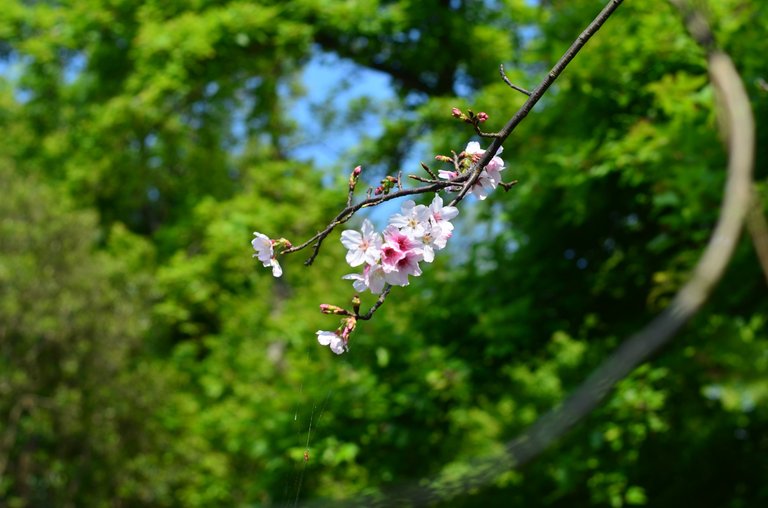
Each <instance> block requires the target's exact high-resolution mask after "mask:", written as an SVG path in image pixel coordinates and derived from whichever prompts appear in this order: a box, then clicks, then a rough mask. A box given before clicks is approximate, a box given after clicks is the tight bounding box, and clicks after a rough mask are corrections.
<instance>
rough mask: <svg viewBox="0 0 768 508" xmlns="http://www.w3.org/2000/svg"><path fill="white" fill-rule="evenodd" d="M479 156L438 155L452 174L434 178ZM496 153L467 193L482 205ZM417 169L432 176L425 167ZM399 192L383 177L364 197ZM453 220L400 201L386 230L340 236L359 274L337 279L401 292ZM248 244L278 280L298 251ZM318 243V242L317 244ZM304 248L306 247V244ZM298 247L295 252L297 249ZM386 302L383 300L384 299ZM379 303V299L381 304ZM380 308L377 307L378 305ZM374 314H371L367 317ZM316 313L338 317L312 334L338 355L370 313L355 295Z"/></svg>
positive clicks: (469, 152)
mask: <svg viewBox="0 0 768 508" xmlns="http://www.w3.org/2000/svg"><path fill="white" fill-rule="evenodd" d="M452 114H453V116H455V117H457V118H460V119H461V120H463V121H465V122H468V123H472V124H473V125H475V127H477V124H478V123H480V122H484V121H486V120H487V119H488V115H487V114H486V113H482V112H481V113H478V114H477V115H475V114H474V113H473V112H472V111H471V110H470V111H468V114H464V113H462V112H461V110H459V109H457V108H454V109H453V110H452ZM485 152H486V151H485V150H483V149H482V148H480V143H478V142H476V141H472V142H470V143H468V144H467V147H466V148H465V149H464V151H463V152H461V153H460V154H459V155H456V154H455V153H454V154H453V157H447V156H443V155H438V156H437V157H436V159H437V160H440V161H444V162H452V163H453V166H454V168H453V170H452V171H446V170H441V171H439V173H438V177H439V178H442V179H446V180H453V179H455V178H458V177H460V176H465V175H467V174H469V173H470V172H471V171H472V170H473V169H474V168H476V167H477V163H478V162H479V161H480V159H481V158H482V157H483V155H485ZM501 152H502V149H501V148H499V150H498V151H497V152H496V153H495V154H494V156H493V157H492V158H491V161H490V162H489V163H488V164H487V165H486V166H485V167H484V168H483V170H482V171H481V173H480V175H478V179H477V181H476V183H475V184H473V186H472V188H471V189H470V190H469V192H470V193H472V194H473V195H475V196H477V197H478V198H479V199H485V198H486V197H488V194H490V193H491V191H493V190H494V189H496V187H498V186H499V185H504V184H503V183H502V182H501V171H502V170H503V169H504V161H503V160H502V159H501V157H499V154H500V153H501ZM422 166H423V167H424V168H425V169H426V170H427V171H428V172H429V173H430V175H431V176H433V177H434V176H435V175H434V173H432V172H431V171H430V170H429V169H428V168H427V167H426V166H424V165H423V164H422ZM361 173H362V168H361V167H360V166H357V167H356V168H355V169H354V170H353V171H352V173H351V174H350V177H349V198H348V205H350V203H351V201H352V195H353V192H354V190H355V187H356V185H357V183H358V180H359V179H360V175H361ZM461 184H462V182H456V183H455V184H454V183H453V182H450V183H449V184H448V185H449V187H448V190H451V191H454V192H457V191H459V190H461ZM396 185H397V186H398V188H400V179H399V177H398V178H395V177H393V176H387V177H385V178H384V179H383V180H382V181H381V185H380V186H379V187H376V189H369V190H368V197H369V198H370V196H371V193H372V192H374V193H375V194H376V195H380V194H388V193H389V192H390V191H391V190H392V189H393V188H394V187H395V186H396ZM458 214H459V210H458V209H457V208H456V207H455V206H443V199H442V198H441V197H440V196H439V195H435V197H434V199H433V200H432V202H431V203H430V204H429V205H428V206H427V205H417V204H416V203H415V202H414V201H412V200H408V201H405V202H404V203H403V205H402V207H401V209H400V213H396V214H394V215H392V217H390V219H389V223H388V225H387V227H386V228H385V229H384V230H383V231H382V232H381V233H379V232H377V231H376V229H375V228H374V226H373V224H372V223H371V222H370V221H369V220H368V219H365V220H364V221H363V224H362V227H361V228H360V230H359V231H356V230H351V229H348V230H346V231H344V232H342V234H341V243H342V244H343V245H344V247H346V248H347V254H346V260H347V263H348V264H349V265H350V266H352V267H359V266H362V272H361V273H351V274H348V275H345V276H344V277H343V278H344V279H347V280H351V281H352V286H353V287H354V288H355V290H356V291H358V292H363V291H366V290H368V291H370V292H371V293H374V294H382V293H384V292H385V289H386V288H387V287H389V286H407V285H408V284H409V280H408V278H409V277H410V276H414V277H418V276H419V275H421V266H419V263H421V262H425V263H431V262H432V261H434V259H435V252H437V251H439V250H441V249H444V248H445V246H446V244H447V243H448V239H449V238H450V237H451V235H452V234H453V224H451V222H450V221H451V219H453V218H454V217H456V216H457V215H458ZM253 235H254V239H253V240H252V241H251V244H252V245H253V248H254V250H255V251H256V254H254V257H256V258H258V259H259V261H261V262H262V263H263V265H264V266H265V267H271V268H272V275H274V276H275V277H280V276H281V275H282V273H283V271H282V268H281V267H280V263H279V262H278V261H277V255H278V254H281V253H284V252H286V251H288V252H292V251H294V250H298V249H296V248H293V247H292V246H291V243H290V242H289V241H288V240H286V239H285V238H280V239H276V240H275V239H270V238H269V237H267V236H266V235H263V234H261V233H258V232H255V233H253ZM326 235H327V233H326V232H324V233H318V236H317V237H315V239H317V238H320V239H321V240H322V238H324V237H325V236H326ZM318 243H319V242H318ZM307 244H309V242H307ZM305 245H306V244H303V245H302V246H301V247H300V248H303V246H305ZM384 296H386V295H384ZM382 299H383V297H381V299H380V300H381V301H383V300H382ZM379 305H380V302H379ZM373 310H375V307H374V308H372V310H371V313H372V312H373ZM320 311H321V312H323V313H324V314H335V315H339V316H344V317H343V318H342V319H341V323H340V325H339V327H338V328H337V329H336V330H335V331H325V330H318V331H317V332H316V334H317V340H318V342H319V343H320V344H321V345H323V346H329V347H330V348H331V351H333V352H334V353H336V354H337V355H340V354H342V353H344V352H345V351H348V350H349V347H348V344H349V336H350V334H351V333H352V332H353V331H354V329H355V327H356V326H357V320H358V319H360V318H362V319H368V318H369V317H370V313H369V314H368V315H366V316H365V317H363V316H362V315H361V314H360V298H359V296H358V295H355V296H354V298H353V299H352V310H347V309H344V308H342V307H338V306H336V305H330V304H322V305H321V306H320Z"/></svg>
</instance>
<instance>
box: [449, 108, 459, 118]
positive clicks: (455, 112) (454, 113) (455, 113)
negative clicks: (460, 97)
mask: <svg viewBox="0 0 768 508" xmlns="http://www.w3.org/2000/svg"><path fill="white" fill-rule="evenodd" d="M451 116H452V117H454V118H461V110H460V109H459V108H453V109H451Z"/></svg>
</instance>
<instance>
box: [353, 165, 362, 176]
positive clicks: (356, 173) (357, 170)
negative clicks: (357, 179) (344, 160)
mask: <svg viewBox="0 0 768 508" xmlns="http://www.w3.org/2000/svg"><path fill="white" fill-rule="evenodd" d="M362 172H363V167H362V166H357V167H356V168H355V169H353V170H352V174H353V175H355V176H360V173H362Z"/></svg>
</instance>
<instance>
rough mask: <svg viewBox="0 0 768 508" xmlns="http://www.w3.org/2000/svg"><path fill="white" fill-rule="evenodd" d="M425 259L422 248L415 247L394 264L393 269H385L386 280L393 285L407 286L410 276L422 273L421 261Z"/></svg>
mask: <svg viewBox="0 0 768 508" xmlns="http://www.w3.org/2000/svg"><path fill="white" fill-rule="evenodd" d="M423 259H424V255H423V252H422V250H421V249H418V250H416V249H414V250H410V251H407V252H405V255H404V256H403V257H402V258H401V259H400V260H399V261H398V262H397V263H395V265H394V266H393V268H392V269H391V271H389V272H387V271H386V269H385V270H384V280H386V281H387V283H388V284H392V285H393V286H407V285H408V276H409V275H413V276H414V277H418V276H419V275H421V268H420V267H419V261H421V260H423Z"/></svg>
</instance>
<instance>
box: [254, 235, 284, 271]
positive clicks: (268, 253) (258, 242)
mask: <svg viewBox="0 0 768 508" xmlns="http://www.w3.org/2000/svg"><path fill="white" fill-rule="evenodd" d="M253 236H254V237H255V238H254V239H253V240H251V245H252V246H253V249H254V250H255V251H256V254H254V255H253V257H255V258H259V261H261V263H262V264H263V265H264V266H265V267H269V266H271V267H272V275H273V276H275V277H280V276H281V275H282V274H283V269H282V267H281V266H280V263H279V262H278V261H277V258H276V257H275V251H274V247H273V245H274V243H273V241H272V240H270V239H269V237H268V236H267V235H263V234H261V233H258V232H255V231H254V233H253Z"/></svg>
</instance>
